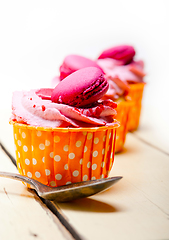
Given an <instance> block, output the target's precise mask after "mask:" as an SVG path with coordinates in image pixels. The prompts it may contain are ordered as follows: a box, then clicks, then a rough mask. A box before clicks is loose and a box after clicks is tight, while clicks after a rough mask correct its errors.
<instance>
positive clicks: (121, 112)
mask: <svg viewBox="0 0 169 240" xmlns="http://www.w3.org/2000/svg"><path fill="white" fill-rule="evenodd" d="M131 106H132V102H128V101H121V102H119V103H118V104H117V115H116V120H117V121H119V122H120V127H119V128H117V131H116V145H115V153H117V152H120V151H122V150H123V147H124V143H125V140H126V134H127V132H128V128H127V126H128V117H129V111H130V108H131Z"/></svg>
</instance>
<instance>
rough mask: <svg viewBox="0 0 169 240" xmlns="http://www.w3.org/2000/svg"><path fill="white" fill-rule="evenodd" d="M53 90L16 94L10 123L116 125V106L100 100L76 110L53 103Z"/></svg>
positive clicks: (81, 125) (110, 102) (46, 125)
mask: <svg viewBox="0 0 169 240" xmlns="http://www.w3.org/2000/svg"><path fill="white" fill-rule="evenodd" d="M52 92H53V89H52V88H42V89H36V90H30V91H16V92H14V93H13V98H12V117H11V120H13V121H17V122H19V123H25V124H28V125H33V126H42V127H52V128H56V127H95V126H105V125H106V126H107V125H114V124H115V123H114V122H113V121H114V119H113V117H114V116H115V115H116V110H115V109H114V108H116V107H117V104H116V103H115V102H113V101H111V100H104V101H101V100H100V101H98V102H96V103H94V105H92V106H91V107H89V108H77V107H73V106H69V105H66V104H60V103H54V102H52V101H51V94H52Z"/></svg>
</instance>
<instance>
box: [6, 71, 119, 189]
mask: <svg viewBox="0 0 169 240" xmlns="http://www.w3.org/2000/svg"><path fill="white" fill-rule="evenodd" d="M107 89H108V83H107V80H106V79H105V78H104V76H103V73H102V71H101V70H100V69H98V68H95V67H89V68H84V69H81V70H78V71H76V72H74V73H72V74H70V75H69V76H68V77H66V78H65V79H64V81H61V82H60V83H59V84H58V85H57V86H56V87H55V88H48V89H44V88H42V89H37V90H30V91H18V92H14V93H13V100H12V116H11V119H10V123H11V124H12V125H13V131H14V142H15V147H16V160H17V166H18V170H19V172H20V174H22V175H25V176H28V177H31V178H34V179H36V180H38V181H40V182H42V183H43V184H45V185H48V186H52V187H55V186H61V185H65V184H69V183H74V182H80V181H87V180H91V179H99V178H106V177H107V176H108V174H109V172H110V170H111V168H112V166H113V162H114V152H115V138H116V128H117V127H118V126H119V124H118V122H117V121H115V120H114V116H115V115H116V110H115V108H116V107H117V104H116V103H115V102H113V101H111V100H100V99H101V98H102V97H103V96H104V94H105V93H106V91H107Z"/></svg>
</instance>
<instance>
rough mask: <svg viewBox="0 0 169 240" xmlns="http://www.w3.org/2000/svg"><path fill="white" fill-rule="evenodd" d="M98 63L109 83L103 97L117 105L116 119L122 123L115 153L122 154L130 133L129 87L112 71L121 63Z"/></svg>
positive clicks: (105, 61)
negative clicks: (114, 75)
mask: <svg viewBox="0 0 169 240" xmlns="http://www.w3.org/2000/svg"><path fill="white" fill-rule="evenodd" d="M97 63H98V64H99V65H100V67H102V69H103V70H104V72H105V78H106V79H107V81H108V83H109V89H108V91H107V92H106V94H105V95H104V96H103V99H112V100H113V101H115V102H116V103H117V115H116V119H117V121H119V122H120V127H119V128H118V129H117V131H116V147H115V152H116V153H117V152H121V151H122V150H123V148H124V144H125V141H126V134H127V132H128V128H127V126H128V117H129V111H130V108H131V106H132V102H131V101H127V100H126V99H127V94H128V92H129V86H128V84H126V83H125V82H123V81H122V80H121V79H120V78H118V77H113V75H112V74H111V69H113V68H114V67H115V66H120V64H122V63H121V62H120V61H116V60H112V59H108V58H107V59H103V60H102V59H99V60H98V61H97Z"/></svg>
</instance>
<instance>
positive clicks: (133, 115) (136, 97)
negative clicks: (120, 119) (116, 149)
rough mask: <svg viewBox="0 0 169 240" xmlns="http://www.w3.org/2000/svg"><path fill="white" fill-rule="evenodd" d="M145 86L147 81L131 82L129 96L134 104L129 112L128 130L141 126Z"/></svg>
mask: <svg viewBox="0 0 169 240" xmlns="http://www.w3.org/2000/svg"><path fill="white" fill-rule="evenodd" d="M144 87H145V83H137V84H130V90H129V93H128V95H127V97H129V98H130V99H131V101H132V102H133V103H134V104H133V105H132V107H131V108H130V112H129V117H128V131H134V130H136V129H137V128H138V126H139V122H140V114H141V107H142V98H143V91H144Z"/></svg>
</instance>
